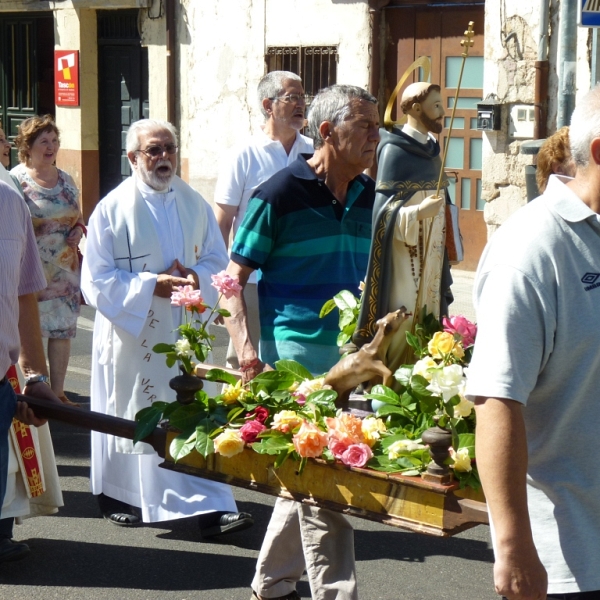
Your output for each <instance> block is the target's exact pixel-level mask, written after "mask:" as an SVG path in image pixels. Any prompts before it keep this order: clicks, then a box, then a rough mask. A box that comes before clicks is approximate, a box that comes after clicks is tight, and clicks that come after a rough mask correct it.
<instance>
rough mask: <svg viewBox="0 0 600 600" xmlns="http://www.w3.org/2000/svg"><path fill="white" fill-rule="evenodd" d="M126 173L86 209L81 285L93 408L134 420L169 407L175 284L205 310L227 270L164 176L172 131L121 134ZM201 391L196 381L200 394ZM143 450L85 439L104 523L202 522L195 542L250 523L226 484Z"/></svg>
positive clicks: (207, 228) (178, 315)
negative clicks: (160, 404)
mask: <svg viewBox="0 0 600 600" xmlns="http://www.w3.org/2000/svg"><path fill="white" fill-rule="evenodd" d="M127 156H128V158H129V162H130V164H131V167H132V169H133V175H132V176H131V177H129V178H128V179H126V180H125V181H124V182H123V183H121V184H120V185H119V186H118V187H117V188H116V189H115V190H113V191H112V192H111V193H110V194H108V195H107V196H106V197H105V198H104V199H103V200H101V201H100V203H99V204H98V205H97V206H96V209H95V210H94V212H93V214H92V216H91V217H90V221H89V224H88V239H87V244H86V248H85V258H84V262H83V269H82V278H81V279H82V281H81V288H82V291H83V294H84V296H85V299H86V301H87V302H88V304H90V305H91V306H93V307H94V308H95V309H96V320H95V324H94V342H93V350H92V384H91V385H92V390H91V407H92V410H95V411H98V412H102V413H105V414H108V415H113V416H117V417H122V418H126V419H134V418H135V414H136V413H137V412H138V411H139V410H141V409H142V408H145V407H147V406H150V405H151V404H152V402H154V401H156V400H163V401H170V400H172V399H174V392H173V391H172V390H171V389H170V388H169V380H170V379H171V378H172V377H174V376H175V375H177V374H178V372H177V367H176V366H175V367H173V368H171V369H169V368H168V367H167V366H166V364H165V358H164V356H163V355H162V354H156V353H154V352H152V348H153V347H154V345H155V344H157V343H159V342H165V343H174V342H175V341H176V339H177V333H176V332H175V331H174V330H175V329H176V328H177V327H178V326H179V325H180V324H181V323H182V322H183V314H184V313H183V310H184V309H183V308H180V307H173V306H171V304H170V297H171V293H172V292H173V291H174V290H176V289H178V288H179V287H180V286H183V285H190V284H191V285H192V286H193V287H194V288H195V289H198V288H199V289H200V290H201V291H202V296H203V298H204V300H205V302H206V303H207V304H210V305H214V304H215V303H216V301H217V295H218V294H217V291H216V290H215V289H214V288H213V287H212V286H211V278H210V276H211V275H212V274H215V273H218V272H219V271H221V270H222V269H224V268H225V267H226V266H227V262H228V259H227V253H226V249H225V245H224V243H223V237H222V236H221V233H220V231H219V228H218V226H217V223H216V220H215V217H214V215H213V212H212V210H211V209H210V207H209V206H208V204H207V203H206V202H205V201H204V199H203V198H202V197H201V196H200V194H198V193H197V192H196V191H194V190H193V189H192V188H191V187H190V186H189V185H187V184H186V183H185V182H184V181H182V180H181V179H180V178H179V177H177V176H176V175H175V171H176V168H177V134H176V131H175V128H174V127H173V126H172V125H171V124H170V123H167V122H163V121H154V120H149V119H145V120H142V121H137V122H136V123H134V124H133V125H131V127H130V129H129V132H128V135H127ZM210 385H212V384H208V383H207V384H205V390H206V391H207V392H208V393H209V394H210V393H214V391H215V390H214V389H209V386H210ZM160 461H161V459H160V458H159V457H158V455H157V454H156V452H155V451H154V450H153V449H152V448H151V447H150V446H149V445H147V444H142V443H138V444H136V445H135V446H133V444H132V442H131V441H129V440H125V439H123V438H118V437H114V436H111V435H106V434H101V433H96V432H93V433H92V470H91V488H92V493H94V494H97V495H98V497H99V503H100V508H101V510H102V512H103V514H104V517H105V518H106V519H108V520H109V521H110V522H112V523H114V524H116V525H122V526H131V525H136V524H138V523H139V522H140V519H141V520H142V521H143V522H156V521H165V520H170V519H177V518H181V517H190V516H194V515H201V517H200V519H199V521H200V529H201V532H202V534H203V535H204V536H214V535H219V534H222V533H228V532H232V531H239V530H241V529H245V528H246V527H249V526H251V525H252V523H253V521H252V517H251V515H249V514H247V513H237V512H236V510H237V509H236V505H235V501H234V499H233V495H232V493H231V488H230V487H229V486H226V485H223V484H220V483H216V482H212V481H208V480H205V479H200V478H196V477H192V476H189V475H184V474H182V473H176V472H173V471H168V470H165V469H161V468H159V467H158V465H159V463H160Z"/></svg>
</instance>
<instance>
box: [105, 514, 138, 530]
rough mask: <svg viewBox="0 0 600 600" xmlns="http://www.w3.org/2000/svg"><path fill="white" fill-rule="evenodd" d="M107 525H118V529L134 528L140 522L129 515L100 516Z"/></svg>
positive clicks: (136, 517) (135, 516) (134, 516)
mask: <svg viewBox="0 0 600 600" xmlns="http://www.w3.org/2000/svg"><path fill="white" fill-rule="evenodd" d="M102 516H103V517H104V518H105V519H106V520H107V521H108V522H109V523H112V524H113V525H118V526H119V527H135V526H136V525H140V524H141V523H142V520H141V519H140V518H139V517H138V516H137V515H133V514H130V513H122V512H116V513H104V514H103V515H102Z"/></svg>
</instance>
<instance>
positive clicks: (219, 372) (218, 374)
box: [206, 369, 238, 385]
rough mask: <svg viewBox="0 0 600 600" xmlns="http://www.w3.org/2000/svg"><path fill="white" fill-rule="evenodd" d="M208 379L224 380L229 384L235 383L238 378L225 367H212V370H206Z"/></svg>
mask: <svg viewBox="0 0 600 600" xmlns="http://www.w3.org/2000/svg"><path fill="white" fill-rule="evenodd" d="M206 380H207V381H222V382H224V383H228V384H229V385H235V384H236V383H237V380H238V379H237V377H235V376H234V375H232V374H231V373H228V372H227V371H224V370H223V369H210V371H207V372H206Z"/></svg>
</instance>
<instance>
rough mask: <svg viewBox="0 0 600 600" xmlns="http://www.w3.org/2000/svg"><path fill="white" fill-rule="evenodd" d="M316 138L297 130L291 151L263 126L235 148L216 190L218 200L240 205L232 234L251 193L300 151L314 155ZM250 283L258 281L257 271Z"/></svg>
mask: <svg viewBox="0 0 600 600" xmlns="http://www.w3.org/2000/svg"><path fill="white" fill-rule="evenodd" d="M313 152H314V150H313V141H312V140H311V139H310V138H308V137H306V136H304V135H302V134H300V133H299V132H296V141H295V142H294V145H293V146H292V149H291V150H290V153H289V154H286V151H285V148H284V147H283V144H282V143H281V142H280V141H276V140H272V139H271V138H270V137H269V136H268V135H267V134H266V133H265V132H264V131H263V130H262V129H261V130H260V131H259V132H258V133H256V134H255V135H254V136H252V138H251V139H250V140H249V141H247V142H246V143H245V144H243V145H241V146H237V147H235V148H234V149H233V150H232V152H231V155H230V157H229V159H228V160H225V161H223V166H222V168H221V171H220V173H219V178H218V180H217V187H216V189H215V202H216V203H217V204H226V205H229V206H237V207H238V210H237V213H236V215H235V217H234V219H233V235H234V237H235V234H236V232H237V230H238V227H239V226H240V224H241V222H242V220H243V219H244V215H245V214H246V208H247V207H248V200H250V196H252V192H254V190H255V189H256V188H257V187H258V186H259V185H260V184H261V183H263V182H264V181H267V179H270V178H271V177H273V175H275V173H277V172H278V171H281V169H283V168H285V167H287V166H288V165H289V164H291V163H293V162H294V161H295V160H296V159H297V158H298V155H300V154H312V153H313ZM248 282H249V283H256V273H252V274H251V275H250V279H249V280H248Z"/></svg>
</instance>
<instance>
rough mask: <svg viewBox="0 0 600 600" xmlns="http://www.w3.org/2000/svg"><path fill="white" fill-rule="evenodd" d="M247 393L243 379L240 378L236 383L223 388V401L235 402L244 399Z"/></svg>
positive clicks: (225, 402) (226, 402)
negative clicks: (243, 386)
mask: <svg viewBox="0 0 600 600" xmlns="http://www.w3.org/2000/svg"><path fill="white" fill-rule="evenodd" d="M247 393H248V392H246V390H245V389H243V388H242V380H241V379H240V380H239V381H238V382H237V383H236V384H235V385H226V386H225V387H224V388H223V397H222V400H223V403H224V404H234V403H235V402H237V401H238V400H243V399H244V396H245V395H246V394H247Z"/></svg>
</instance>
